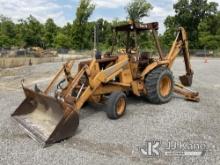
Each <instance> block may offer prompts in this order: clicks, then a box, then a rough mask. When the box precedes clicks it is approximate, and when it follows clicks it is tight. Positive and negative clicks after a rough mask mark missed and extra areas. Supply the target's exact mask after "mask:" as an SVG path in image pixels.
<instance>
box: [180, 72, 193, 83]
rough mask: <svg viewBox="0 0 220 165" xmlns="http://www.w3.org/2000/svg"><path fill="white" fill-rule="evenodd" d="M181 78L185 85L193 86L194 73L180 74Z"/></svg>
mask: <svg viewBox="0 0 220 165" xmlns="http://www.w3.org/2000/svg"><path fill="white" fill-rule="evenodd" d="M179 79H180V81H181V83H182V84H183V85H184V86H191V85H192V81H193V75H188V74H186V75H183V76H180V77H179Z"/></svg>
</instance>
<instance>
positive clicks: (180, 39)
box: [166, 27, 193, 86]
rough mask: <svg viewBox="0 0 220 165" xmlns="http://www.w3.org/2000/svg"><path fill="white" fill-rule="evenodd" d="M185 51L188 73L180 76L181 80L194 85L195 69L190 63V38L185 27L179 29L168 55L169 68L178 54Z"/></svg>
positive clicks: (188, 84) (186, 84)
mask: <svg viewBox="0 0 220 165" xmlns="http://www.w3.org/2000/svg"><path fill="white" fill-rule="evenodd" d="M181 51H183V56H184V63H185V69H186V75H183V76H180V77H179V78H180V81H181V83H182V84H183V85H185V86H191V85H192V78H193V70H192V67H191V63H190V55H189V48H188V40H187V35H186V31H185V29H184V28H183V27H180V28H179V29H178V33H177V36H176V39H175V41H174V42H173V45H172V47H171V49H170V52H169V53H168V55H167V56H166V60H168V61H169V64H168V68H171V67H172V66H173V63H174V61H175V59H176V57H177V55H178V54H179V53H180V52H181Z"/></svg>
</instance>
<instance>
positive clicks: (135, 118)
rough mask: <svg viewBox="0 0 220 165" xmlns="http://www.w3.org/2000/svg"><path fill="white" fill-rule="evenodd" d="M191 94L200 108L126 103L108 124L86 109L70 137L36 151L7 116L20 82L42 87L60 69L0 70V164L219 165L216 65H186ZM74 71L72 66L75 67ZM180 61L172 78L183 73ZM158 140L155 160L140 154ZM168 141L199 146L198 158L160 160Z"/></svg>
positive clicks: (219, 66) (219, 67) (98, 110)
mask: <svg viewBox="0 0 220 165" xmlns="http://www.w3.org/2000/svg"><path fill="white" fill-rule="evenodd" d="M192 63H193V69H194V71H195V77H194V84H193V87H192V88H193V89H195V90H197V91H199V92H200V97H201V102H200V103H192V102H187V101H185V100H184V99H182V98H180V97H177V96H175V97H174V98H173V99H172V101H171V102H170V103H168V104H165V105H151V104H149V103H147V102H146V101H145V100H144V99H142V98H128V106H127V112H126V114H125V116H124V117H123V118H121V119H120V120H117V121H112V120H109V119H108V118H107V117H106V114H105V113H104V112H103V110H102V109H103V107H97V106H90V105H88V106H86V107H84V108H83V109H82V111H81V112H80V126H79V128H78V130H77V132H76V135H75V136H74V137H72V138H70V139H68V140H65V141H63V142H61V143H58V144H54V145H53V146H51V147H48V148H42V147H41V146H40V145H39V144H38V143H36V142H35V141H33V140H32V139H31V138H29V137H28V136H27V135H26V134H25V132H24V131H23V130H21V129H20V128H19V127H18V125H17V124H16V123H15V122H14V121H13V120H11V118H10V114H11V113H12V112H13V111H14V110H15V109H16V107H17V106H18V105H19V104H20V103H21V101H22V100H23V99H24V94H23V92H22V89H21V85H20V81H21V79H23V78H25V79H26V81H25V84H27V86H29V87H31V86H33V85H34V84H36V83H38V84H39V85H40V87H44V86H45V85H46V83H47V82H48V80H50V79H51V76H52V75H53V74H54V73H56V72H57V70H58V68H60V66H61V64H62V63H50V64H49V63H48V64H40V65H34V66H25V67H20V68H15V69H4V70H0V111H1V115H0V164H2V165H5V164H10V165H12V164H23V165H26V164H27V165H29V164H71V165H73V164H145V165H146V164H155V165H166V164H173V165H176V164H199V165H202V164H213V165H216V164H220V129H219V128H220V92H219V90H220V76H219V75H220V74H219V73H220V60H219V59H210V60H209V61H208V63H207V64H204V59H199V58H194V59H193V60H192ZM75 67H76V66H75ZM183 68H184V66H183V62H182V59H178V60H177V62H176V64H175V66H174V70H175V72H174V74H175V75H179V74H180V73H183ZM152 139H154V140H160V141H161V142H162V144H161V146H160V151H161V156H160V157H150V158H149V157H147V156H145V155H144V154H143V153H141V151H140V147H144V146H146V145H145V144H146V142H145V141H146V140H147V141H148V140H152ZM168 141H172V142H175V141H176V142H179V143H184V144H187V145H190V144H205V145H206V148H207V150H206V152H204V156H165V155H164V152H165V147H166V145H167V144H168Z"/></svg>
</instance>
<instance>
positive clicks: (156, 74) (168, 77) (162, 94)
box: [145, 66, 174, 104]
mask: <svg viewBox="0 0 220 165" xmlns="http://www.w3.org/2000/svg"><path fill="white" fill-rule="evenodd" d="M173 88H174V78H173V74H172V72H171V71H170V69H169V68H167V67H163V66H161V67H158V68H156V69H154V70H153V71H151V72H150V73H149V74H148V75H147V76H146V78H145V89H146V90H147V99H148V100H149V101H150V102H151V103H153V104H164V103H167V102H169V101H170V100H171V99H172V95H173Z"/></svg>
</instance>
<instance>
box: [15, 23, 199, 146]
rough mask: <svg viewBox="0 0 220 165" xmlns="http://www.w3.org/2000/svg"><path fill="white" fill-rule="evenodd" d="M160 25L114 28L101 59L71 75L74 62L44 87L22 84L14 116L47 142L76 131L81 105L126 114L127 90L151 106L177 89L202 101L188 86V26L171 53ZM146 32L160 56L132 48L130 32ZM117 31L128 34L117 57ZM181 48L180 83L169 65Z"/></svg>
mask: <svg viewBox="0 0 220 165" xmlns="http://www.w3.org/2000/svg"><path fill="white" fill-rule="evenodd" d="M158 28H159V25H158V23H157V22H153V23H145V24H138V23H128V24H126V25H120V26H116V27H114V28H113V46H112V50H111V52H110V53H107V54H106V55H104V56H102V57H101V58H99V59H96V58H93V59H91V60H87V61H82V62H80V63H79V65H78V71H77V72H76V74H73V73H72V67H73V63H74V61H73V60H70V61H68V62H67V63H66V64H64V65H63V66H62V68H61V69H60V70H59V71H58V73H57V74H56V75H55V77H54V79H53V80H52V81H51V82H50V84H49V85H48V87H47V88H46V89H45V90H44V91H42V90H40V89H39V88H38V87H37V86H36V87H35V90H32V89H28V88H27V87H25V85H24V83H22V86H23V90H24V93H25V96H26V98H25V100H24V101H23V102H22V103H21V105H20V106H19V107H18V108H17V109H16V110H15V112H14V113H13V114H12V118H13V119H14V120H16V121H17V122H18V123H19V125H20V126H21V127H23V128H24V130H25V131H27V133H28V134H29V136H30V137H32V138H33V139H34V140H36V141H38V142H39V143H41V144H42V145H43V146H48V145H51V144H53V143H56V142H59V141H62V140H64V139H67V138H69V137H71V136H73V135H74V132H75V131H76V129H77V127H78V125H79V112H80V109H81V108H82V106H83V105H84V104H85V103H86V102H92V103H102V104H104V105H105V106H106V113H107V116H108V117H109V118H110V119H119V118H120V117H122V116H123V115H124V114H125V110H126V94H127V93H133V94H134V95H135V96H137V97H140V96H142V97H145V98H146V100H148V101H149V102H151V103H153V104H163V103H167V102H169V101H170V100H171V99H172V97H173V93H174V92H176V93H177V94H180V95H182V96H184V97H185V99H186V100H190V101H199V94H198V92H194V91H192V90H190V89H188V88H186V87H185V86H191V84H192V79H193V71H192V68H191V64H190V57H189V50H188V41H187V36H186V32H185V30H184V28H182V27H181V28H179V29H178V32H177V36H176V39H175V41H174V42H173V45H172V47H171V49H170V51H169V53H168V54H167V55H164V53H163V51H162V49H161V47H160V43H159V39H158V36H157V34H158V33H157V31H158ZM143 32H150V33H152V35H153V37H154V40H155V45H156V48H157V50H158V54H159V57H150V56H149V54H148V53H147V52H139V51H138V48H137V47H138V46H137V43H135V45H136V47H132V46H131V44H130V42H131V38H132V37H131V35H133V36H136V37H137V36H138V35H139V34H140V33H143ZM118 33H123V34H127V35H126V36H127V45H126V49H125V50H123V51H121V52H120V53H118V54H117V55H115V54H114V53H113V52H114V49H115V45H116V44H117V36H118ZM135 41H137V40H136V39H135ZM180 52H183V57H184V61H185V68H186V74H185V75H183V76H181V77H180V82H181V83H176V82H174V77H173V74H172V71H171V68H172V66H173V63H174V61H175V59H176V57H177V55H178V54H179V53H180ZM54 88H55V90H54V91H53V89H54ZM51 93H52V94H51Z"/></svg>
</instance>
